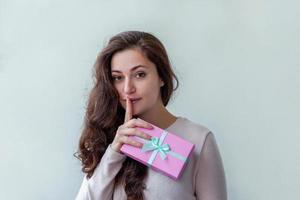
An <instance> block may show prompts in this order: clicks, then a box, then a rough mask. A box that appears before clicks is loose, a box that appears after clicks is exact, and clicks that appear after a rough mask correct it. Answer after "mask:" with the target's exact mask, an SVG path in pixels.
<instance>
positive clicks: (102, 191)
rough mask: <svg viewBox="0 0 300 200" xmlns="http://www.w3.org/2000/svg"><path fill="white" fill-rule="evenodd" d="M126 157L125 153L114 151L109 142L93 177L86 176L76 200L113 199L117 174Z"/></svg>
mask: <svg viewBox="0 0 300 200" xmlns="http://www.w3.org/2000/svg"><path fill="white" fill-rule="evenodd" d="M125 159H126V155H125V154H122V153H119V152H116V151H114V150H113V149H112V148H111V144H109V146H108V148H107V149H106V151H105V153H104V154H103V156H102V159H101V161H100V162H99V164H98V166H97V167H96V169H95V171H94V173H93V175H92V177H91V178H89V179H88V178H87V175H85V176H84V178H83V181H82V184H81V186H80V189H79V192H78V194H77V196H76V200H98V199H101V200H111V199H112V196H113V190H114V179H115V176H116V175H117V173H118V172H119V171H120V169H121V167H122V163H123V162H124V161H125Z"/></svg>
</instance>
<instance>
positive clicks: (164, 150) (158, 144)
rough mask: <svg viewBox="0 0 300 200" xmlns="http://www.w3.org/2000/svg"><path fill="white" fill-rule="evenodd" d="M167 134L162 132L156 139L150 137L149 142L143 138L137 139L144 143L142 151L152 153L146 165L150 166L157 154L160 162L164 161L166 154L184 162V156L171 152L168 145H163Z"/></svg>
mask: <svg viewBox="0 0 300 200" xmlns="http://www.w3.org/2000/svg"><path fill="white" fill-rule="evenodd" d="M167 134H168V132H167V131H165V130H163V132H162V134H161V136H160V137H159V138H158V137H152V138H151V140H150V141H148V140H145V139H143V138H139V139H141V140H143V141H144V142H145V143H144V144H143V147H142V151H143V152H146V151H153V152H152V154H151V156H150V158H149V160H148V162H147V163H148V164H149V165H152V163H153V161H154V160H155V158H156V155H157V153H159V155H160V157H161V159H162V160H165V159H166V157H167V154H170V155H172V156H174V157H176V158H178V159H180V160H182V161H183V162H186V160H187V158H186V157H185V156H182V155H180V154H178V153H176V152H173V151H171V149H170V146H169V144H163V145H162V143H163V141H164V139H165V137H166V136H167Z"/></svg>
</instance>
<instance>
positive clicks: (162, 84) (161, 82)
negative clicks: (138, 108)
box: [160, 79, 165, 87]
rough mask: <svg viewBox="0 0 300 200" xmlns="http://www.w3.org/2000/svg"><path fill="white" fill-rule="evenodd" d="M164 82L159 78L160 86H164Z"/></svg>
mask: <svg viewBox="0 0 300 200" xmlns="http://www.w3.org/2000/svg"><path fill="white" fill-rule="evenodd" d="M164 85H165V83H164V82H163V81H162V80H161V79H160V87H162V86H164Z"/></svg>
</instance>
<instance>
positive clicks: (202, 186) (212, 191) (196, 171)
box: [76, 116, 227, 200]
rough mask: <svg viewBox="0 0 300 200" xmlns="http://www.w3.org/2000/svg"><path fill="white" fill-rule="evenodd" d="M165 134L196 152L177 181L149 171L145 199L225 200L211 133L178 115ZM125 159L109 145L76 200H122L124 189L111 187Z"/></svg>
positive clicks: (220, 164) (224, 187) (217, 153)
mask: <svg viewBox="0 0 300 200" xmlns="http://www.w3.org/2000/svg"><path fill="white" fill-rule="evenodd" d="M166 131H168V132H171V133H173V134H176V135H178V136H180V137H182V138H184V139H186V140H189V141H190V142H192V143H194V144H195V149H194V150H193V152H192V154H191V155H190V157H189V160H188V162H187V165H186V167H185V169H184V172H183V173H182V175H181V177H180V178H179V179H178V180H177V181H174V180H173V179H171V178H169V177H167V176H165V175H163V174H161V173H159V172H157V171H154V170H152V169H151V168H150V169H149V175H148V176H147V178H146V179H145V183H146V189H145V190H144V194H145V199H146V200H158V199H163V200H226V199H227V191H226V180H225V173H224V168H223V164H222V158H221V155H220V152H219V149H218V146H217V143H216V140H215V137H214V134H213V133H212V132H211V131H210V130H209V129H208V128H206V127H205V126H202V125H200V124H197V123H195V122H192V121H191V120H189V119H187V118H185V117H181V116H178V119H177V120H176V121H175V122H174V123H173V124H172V125H171V126H169V127H168V128H167V129H166ZM125 159H126V155H124V154H122V153H119V152H116V151H114V150H113V149H112V148H111V145H109V146H108V148H107V150H106V152H105V153H104V155H103V157H102V160H101V162H100V163H99V164H98V166H97V168H96V169H95V171H94V174H93V176H92V177H91V178H90V179H87V177H86V175H85V176H84V177H83V182H82V184H81V187H80V190H79V192H78V194H77V196H76V200H112V199H113V200H125V199H126V193H125V191H124V189H123V186H121V185H120V186H117V187H114V178H115V176H116V174H117V173H118V172H119V170H120V169H121V167H122V163H123V162H124V160H125Z"/></svg>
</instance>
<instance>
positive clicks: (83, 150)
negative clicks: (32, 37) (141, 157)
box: [74, 31, 179, 200]
mask: <svg viewBox="0 0 300 200" xmlns="http://www.w3.org/2000/svg"><path fill="white" fill-rule="evenodd" d="M131 48H137V49H139V50H140V51H141V52H142V53H143V55H145V56H146V57H147V58H148V59H149V60H150V61H151V62H152V63H154V64H155V66H156V68H157V71H158V75H159V77H160V78H161V79H162V80H163V81H164V83H165V84H164V85H163V86H162V87H161V89H160V95H161V98H162V102H163V104H164V106H167V104H168V102H169V100H170V98H171V96H172V94H173V91H175V90H176V89H177V88H178V83H179V82H178V79H177V77H176V75H175V74H174V72H173V70H172V68H171V64H170V61H169V58H168V55H167V52H166V49H165V47H164V46H163V44H162V43H161V42H160V41H159V39H157V38H156V37H155V36H154V35H153V34H151V33H147V32H141V31H125V32H121V33H119V34H117V35H115V36H113V37H112V38H111V39H110V40H109V42H108V44H107V45H106V47H104V48H103V50H102V51H101V52H100V54H98V56H97V59H96V62H95V64H94V68H93V83H94V86H93V88H92V89H91V91H90V94H89V97H88V101H87V108H86V113H85V118H84V124H83V130H82V133H81V136H80V140H79V149H78V151H77V152H75V153H74V156H75V157H76V158H78V159H79V160H80V161H81V164H82V172H84V173H87V178H90V177H91V176H92V175H93V173H94V170H95V168H96V167H97V165H98V164H99V162H100V161H101V158H102V156H103V154H104V153H105V151H106V148H107V147H108V145H109V144H110V143H112V141H113V139H114V137H115V134H116V131H117V129H118V127H119V126H120V125H122V124H123V123H124V116H125V110H124V108H123V107H122V106H121V104H120V103H119V95H118V92H117V90H116V89H115V88H114V85H113V80H112V75H111V59H112V56H113V55H114V54H115V53H116V52H119V51H122V50H125V49H131ZM175 82H176V87H174V85H175V84H174V83H175ZM147 174H148V167H147V166H146V165H144V164H141V163H140V162H138V161H135V160H134V159H132V158H130V157H126V160H125V161H124V162H123V164H122V168H121V170H120V171H119V172H118V174H117V175H116V177H115V184H123V186H124V190H125V192H126V195H127V199H128V200H142V199H144V193H143V190H144V189H145V183H144V179H145V177H146V176H147ZM125 177H126V178H125Z"/></svg>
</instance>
